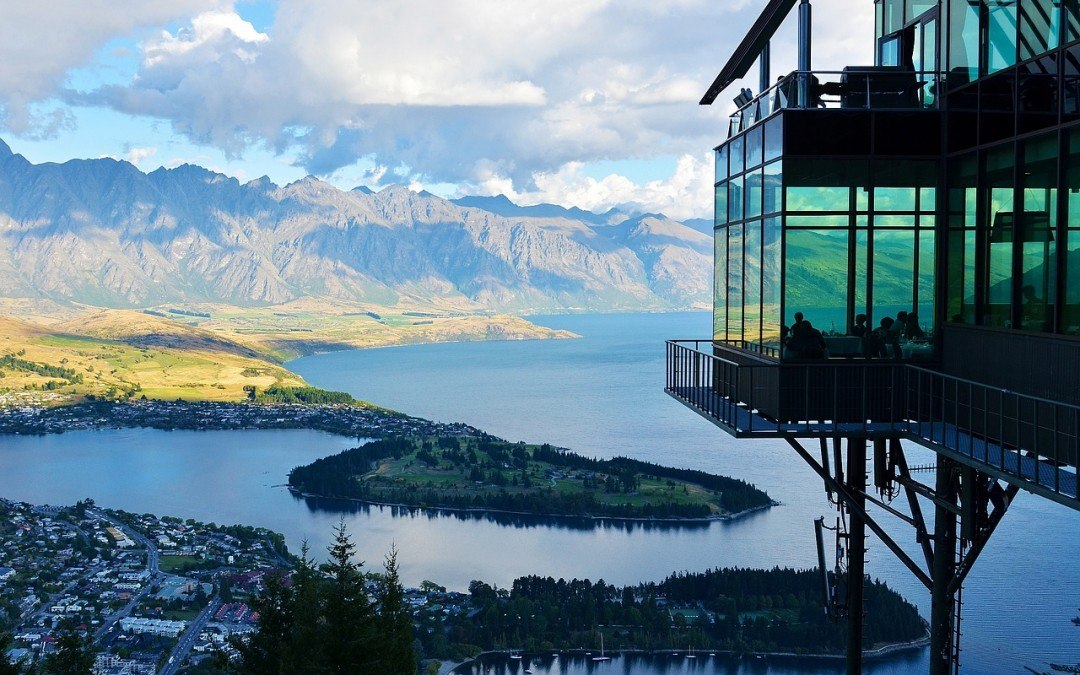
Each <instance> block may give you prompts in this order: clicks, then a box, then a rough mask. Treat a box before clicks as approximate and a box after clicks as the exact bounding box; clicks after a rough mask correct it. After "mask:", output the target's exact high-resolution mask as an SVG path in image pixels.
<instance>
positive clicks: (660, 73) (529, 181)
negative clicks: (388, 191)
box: [0, 0, 873, 213]
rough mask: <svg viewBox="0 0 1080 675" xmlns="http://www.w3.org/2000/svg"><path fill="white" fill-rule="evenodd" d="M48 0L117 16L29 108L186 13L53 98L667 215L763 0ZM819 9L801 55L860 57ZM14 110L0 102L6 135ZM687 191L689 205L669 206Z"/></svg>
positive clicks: (837, 4) (847, 17) (321, 156)
mask: <svg viewBox="0 0 1080 675" xmlns="http://www.w3.org/2000/svg"><path fill="white" fill-rule="evenodd" d="M62 1H63V3H64V5H65V6H66V5H69V4H70V5H71V6H77V7H82V6H83V4H87V5H89V6H92V7H94V8H95V9H96V10H97V11H99V12H101V13H102V14H105V15H107V16H111V17H112V18H111V20H110V21H106V20H105V19H97V20H93V19H94V18H93V17H88V20H89V21H90V26H91V30H92V32H93V31H94V30H95V29H94V27H95V26H98V27H99V28H97V29H96V33H95V35H96V37H88V38H86V39H85V40H83V38H82V36H78V38H79V40H78V41H79V42H80V44H83V45H84V46H83V47H81V48H80V49H79V50H77V53H78V56H77V57H76V55H75V54H74V52H73V53H72V54H69V55H65V56H63V58H61V57H60V56H59V55H54V56H55V58H52V59H51V62H52V63H53V64H54V65H53V66H52V67H51V68H52V69H51V70H50V71H49V72H51V73H59V74H57V75H54V76H52V77H51V78H49V77H46V78H44V79H42V78H37V80H41V81H46V80H47V83H46V85H42V86H40V87H38V88H37V89H34V93H30V94H26V95H25V98H26V100H36V99H40V98H43V97H45V96H46V95H47V94H48V93H49V92H51V91H53V90H55V86H56V83H57V81H58V79H60V78H62V73H63V71H64V68H70V67H72V66H73V65H78V64H80V63H84V62H85V61H86V59H87V58H89V55H90V53H92V51H93V46H94V45H95V44H101V43H102V42H103V40H104V39H106V38H107V37H108V36H109V35H115V34H118V33H123V32H129V33H130V32H131V31H132V30H134V29H135V27H137V26H145V25H150V24H152V23H153V21H154V20H155V19H156V20H158V21H160V22H165V21H168V19H169V18H171V17H179V16H188V17H189V18H188V19H186V20H184V21H182V22H180V26H181V27H180V28H172V29H170V30H164V31H163V30H158V31H156V32H154V33H151V34H144V37H143V39H142V42H141V44H140V46H139V58H140V64H141V65H140V67H139V71H138V74H137V76H136V77H135V78H134V80H133V81H131V82H130V83H127V84H124V85H122V86H119V85H111V86H103V87H100V88H98V89H97V90H94V91H91V92H87V93H78V92H67V94H66V97H67V100H68V101H69V102H70V103H72V104H84V105H85V104H89V105H103V106H108V107H110V108H113V109H115V110H119V111H123V112H127V113H131V114H134V115H147V116H151V117H155V118H159V119H162V120H166V121H168V122H170V123H171V125H172V128H173V130H174V131H176V132H179V133H180V134H182V135H184V136H186V137H188V138H189V139H191V140H193V141H194V142H196V143H201V144H207V145H212V146H215V147H217V148H219V149H221V150H223V151H224V152H225V153H226V154H227V156H229V157H235V156H239V155H242V154H243V153H244V152H245V150H247V149H249V148H251V147H253V146H254V145H263V146H265V147H267V148H269V149H270V150H272V151H274V152H277V153H280V154H283V155H287V156H290V157H295V158H296V162H297V163H299V164H301V165H303V166H304V167H305V168H306V169H307V170H308V171H311V172H313V173H316V174H319V175H322V176H329V175H331V174H334V173H335V172H337V171H339V170H342V169H343V167H352V169H351V170H352V171H359V170H362V169H360V168H358V167H357V162H358V160H362V163H361V166H362V167H367V166H375V167H377V168H376V169H375V170H373V171H371V172H370V173H369V174H365V180H367V179H368V178H370V180H371V184H377V183H379V182H386V181H398V182H406V183H407V182H417V183H423V184H434V183H447V182H450V183H458V184H463V185H466V186H477V187H478V188H479V189H485V190H496V189H497V191H499V192H505V193H508V194H516V195H521V196H535V197H536V199H538V200H540V199H543V200H545V201H557V202H559V203H570V201H571V200H570V199H569V197H567V195H573V198H574V199H580V200H583V201H582V202H581V204H580V205H582V206H590V207H595V208H602V207H604V206H605V205H619V204H629V203H639V204H641V206H642V208H646V209H649V210H654V209H655V210H664V211H666V212H669V213H686V212H690V211H693V212H695V213H700V211H701V210H702V209H706V210H707V209H708V205H709V204H711V202H712V198H711V194H710V193H711V190H709V189H705V188H702V187H701V185H707V184H708V183H709V182H710V181H711V176H710V175H709V174H711V168H710V164H709V162H708V161H705V160H701V159H694V158H697V157H699V156H700V155H701V154H702V153H703V152H706V151H707V150H708V149H709V148H711V147H713V146H714V145H716V143H718V142H719V141H720V140H722V138H723V134H724V133H725V131H726V118H725V117H726V114H727V112H728V108H729V106H730V98H731V96H730V95H729V94H731V93H734V91H736V89H735V88H734V87H733V90H732V92H729V93H725V94H724V95H723V97H722V99H721V100H720V101H718V103H717V104H716V105H715V106H712V107H701V106H698V105H697V101H698V99H699V98H700V96H701V94H702V93H703V92H704V90H705V88H706V87H707V86H708V84H709V83H710V82H711V81H712V79H713V77H714V76H715V75H716V73H717V72H718V71H719V69H720V68H721V66H722V65H723V63H724V61H725V60H726V59H727V58H728V57H729V56H730V54H731V52H732V50H733V49H734V48H735V46H736V45H737V43H738V40H739V39H740V38H741V37H742V34H743V33H744V32H745V30H746V29H747V28H748V27H749V26H750V24H751V23H752V22H753V21H754V19H755V18H756V15H757V12H758V11H759V10H760V8H761V7H762V6H763V4H764V1H763V0H733V1H725V2H715V0H502V1H501V2H494V1H492V0H410V1H409V2H401V1H400V0H363V1H361V0H278V3H277V7H276V14H275V17H274V21H273V25H272V26H271V27H270V28H269V29H267V30H266V31H265V32H260V31H258V30H256V28H255V27H254V26H252V25H251V24H250V23H248V22H246V21H244V19H242V18H241V16H240V15H239V14H238V13H237V11H236V10H235V9H234V7H233V5H232V3H231V2H229V1H228V0H178V2H176V3H171V4H170V10H169V11H168V12H166V11H165V10H163V9H160V8H159V9H158V11H157V14H154V13H153V12H151V11H150V10H143V11H141V12H139V11H135V10H136V8H137V7H139V6H140V5H142V4H153V5H157V4H159V3H140V2H138V1H137V0H117V2H114V3H112V4H111V5H109V8H105V7H103V6H101V5H102V4H103V3H104V0H96V1H95V2H91V3H80V2H78V0H62ZM19 4H21V3H19ZM27 4H28V3H27ZM113 7H118V8H121V9H123V10H127V11H128V12H129V13H130V12H134V14H136V15H137V16H134V17H126V16H125V17H121V16H119V14H121V13H122V12H121V9H117V10H113V9H112V8H113ZM173 7H176V9H175V10H173V9H172V8H173ZM240 9H241V13H242V7H240ZM814 9H815V16H816V17H817V24H816V28H815V35H814V44H815V49H816V51H815V63H814V65H815V66H816V67H818V68H824V69H839V68H841V67H843V66H844V65H847V64H849V63H852V64H855V65H861V64H864V63H869V62H870V61H871V59H870V55H871V54H872V49H871V48H872V43H873V36H872V16H873V4H872V3H871V2H870V1H869V0H857V2H852V0H815V3H814ZM85 13H86V14H90V13H91V12H85ZM38 14H40V15H45V14H49V15H58V14H60V13H59V12H54V11H53V10H52V9H49V10H48V11H46V10H40V11H38ZM793 14H794V13H793ZM113 15H116V16H113ZM39 19H40V17H39ZM29 23H32V24H34V25H35V26H37V27H38V32H37V37H36V38H35V40H36V41H38V42H48V41H45V40H42V36H43V35H45V34H47V33H44V32H42V31H43V30H45V26H46V24H45V22H44V21H43V20H36V21H30V22H29ZM65 23H73V22H68V21H67V20H65ZM793 27H794V23H793V21H789V23H788V25H786V26H785V29H784V33H783V35H782V36H781V37H779V38H778V39H777V40H775V41H774V44H773V62H774V70H775V74H779V73H780V72H782V71H783V70H785V69H791V68H792V67H793V66H794V55H795V46H794V30H793ZM31 32H33V31H31ZM72 32H74V31H72ZM0 37H2V34H0ZM0 49H4V48H3V47H0ZM4 67H5V66H2V65H0V69H2V68H4ZM8 75H9V76H10V77H9V78H8V80H4V74H3V73H2V72H0V91H9V92H10V91H16V92H18V91H21V90H20V89H19V88H18V87H17V86H14V85H15V84H16V80H17V79H18V78H16V77H15V76H13V75H10V73H9V74H8ZM749 79H751V80H754V81H756V74H755V73H753V72H752V73H751V77H750V78H749ZM37 80H35V78H33V77H30V78H28V81H37ZM5 82H8V83H10V84H11V86H8V87H6V88H5V87H4V84H5ZM736 86H738V85H736ZM3 100H4V99H2V98H0V101H3ZM7 100H9V101H10V100H13V99H12V95H9V96H8V99H7ZM11 119H12V117H11V114H10V111H9V122H8V124H9V127H10V126H11V122H10V120H11ZM672 155H675V156H683V160H680V163H679V167H680V168H679V170H677V171H676V173H675V175H674V176H672V177H671V179H670V180H668V181H664V182H655V183H646V184H644V185H635V184H634V183H633V182H632V181H629V180H628V179H626V178H625V177H621V176H617V175H615V176H609V177H608V178H605V179H603V180H595V179H591V178H588V177H587V176H585V175H584V173H583V172H582V169H581V168H580V163H582V162H592V161H599V160H620V159H631V158H632V159H647V158H650V157H657V156H672ZM387 167H389V169H387ZM395 167H397V169H395ZM400 167H408V171H407V172H406V173H407V175H401V173H400V171H399V169H400ZM575 167H576V168H575ZM559 191H562V193H563V196H562V197H560V196H559ZM690 199H693V200H698V201H697V203H696V204H695V205H694V207H690V206H687V205H685V204H684V203H683V202H682V201H680V200H690Z"/></svg>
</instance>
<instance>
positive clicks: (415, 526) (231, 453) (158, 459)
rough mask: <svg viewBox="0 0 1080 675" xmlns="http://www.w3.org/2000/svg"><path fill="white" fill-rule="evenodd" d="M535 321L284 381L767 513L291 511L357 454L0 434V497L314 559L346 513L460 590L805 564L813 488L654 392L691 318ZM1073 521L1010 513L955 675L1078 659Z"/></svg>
mask: <svg viewBox="0 0 1080 675" xmlns="http://www.w3.org/2000/svg"><path fill="white" fill-rule="evenodd" d="M533 319H534V320H535V321H537V322H538V323H542V324H544V325H547V326H551V327H553V328H563V329H567V330H572V331H574V332H576V333H578V334H580V335H583V336H584V337H583V338H582V339H579V340H559V341H535V342H485V343H462V344H441V345H421V346H409V347H395V348H385V349H374V350H365V351H353V352H340V353H334V354H326V355H321V356H315V357H309V358H305V359H299V360H297V361H294V362H292V363H291V364H290V366H291V367H292V368H293V369H295V370H296V371H297V372H299V373H300V374H302V375H303V376H304V377H305V378H306V379H307V380H308V381H309V382H311V383H312V384H314V385H317V386H320V387H325V388H329V389H341V390H346V391H349V392H351V393H353V394H354V395H355V396H357V397H359V398H364V399H367V400H370V401H373V402H376V403H379V404H380V405H384V406H388V407H392V408H396V409H399V410H402V411H405V412H408V413H410V414H414V415H419V416H423V417H428V418H431V419H436V420H443V421H463V422H467V423H470V424H473V425H475V426H477V427H479V428H481V429H484V430H486V431H489V432H491V433H494V434H496V435H499V436H502V437H504V438H508V439H510V440H526V441H534V442H550V443H553V444H556V445H562V446H566V447H569V448H571V449H573V450H575V451H576V452H579V453H582V454H586V455H595V456H598V457H611V456H615V455H627V456H631V457H636V458H639V459H643V460H647V461H654V462H661V463H664V464H673V465H678V466H687V467H691V468H696V469H701V470H705V471H711V472H716V473H722V474H726V475H731V476H735V477H739V478H743V479H745V480H748V481H750V482H752V483H754V484H756V485H758V486H759V487H761V488H763V489H765V490H767V491H768V492H769V494H770V495H772V496H773V498H774V499H778V500H780V501H781V502H782V503H783V504H782V506H779V507H775V508H772V509H770V510H768V511H764V512H760V513H756V514H753V515H751V516H749V517H747V518H745V519H742V520H738V521H734V522H716V523H708V524H699V525H695V526H685V527H667V526H631V527H628V526H626V525H624V524H613V523H603V522H602V523H596V522H593V521H573V520H567V521H552V520H550V519H540V518H496V517H479V518H477V517H465V516H456V515H450V514H439V513H429V512H415V511H412V512H410V511H405V510H400V509H397V510H395V509H386V508H378V507H364V506H361V505H357V504H349V503H340V502H331V503H327V502H325V501H315V500H304V499H299V498H296V497H294V496H292V495H291V494H289V493H288V491H286V490H285V489H284V488H283V487H281V484H282V483H283V482H284V479H285V475H286V474H287V472H288V470H289V469H290V468H292V467H293V466H295V465H298V464H303V463H307V462H310V461H311V460H312V459H314V458H316V457H320V456H324V455H327V454H330V453H333V452H337V451H339V450H341V449H343V448H345V447H350V446H352V445H355V444H356V443H357V442H358V441H357V440H356V439H344V438H340V437H334V436H329V435H326V434H322V433H317V432H307V431H245V432H162V431H153V430H120V431H108V432H74V433H68V434H63V435H60V436H46V437H33V438H31V437H0V445H2V446H3V449H4V452H3V453H0V495H4V496H8V497H12V498H15V499H21V500H26V501H31V502H38V503H41V502H51V503H71V502H73V501H75V500H77V499H80V498H82V497H86V496H91V497H93V498H94V499H96V500H97V501H98V502H99V503H100V504H102V505H104V506H111V507H117V508H124V509H128V510H136V511H153V512H155V513H160V514H174V515H178V516H183V517H193V518H198V519H200V520H206V521H215V522H219V523H226V522H230V523H231V522H242V523H249V524H253V525H260V526H264V527H269V528H271V529H274V530H277V531H280V532H283V533H284V534H285V535H286V537H287V539H288V542H289V545H290V547H292V548H294V549H295V548H296V547H297V546H298V545H299V542H300V541H301V540H302V539H305V538H306V539H307V540H308V541H309V542H310V543H311V546H312V548H313V550H314V551H316V552H318V551H321V550H323V549H324V547H325V545H326V543H327V542H328V540H329V536H330V530H331V527H332V526H333V525H334V524H336V523H337V521H338V519H339V518H341V517H343V516H344V517H345V518H346V521H347V523H348V524H349V527H350V530H351V531H352V532H353V533H354V534H355V536H356V539H357V544H358V546H359V552H360V556H361V557H362V558H363V559H365V560H366V561H367V562H368V565H369V566H374V565H377V564H378V563H379V562H380V561H381V559H382V556H383V555H384V554H385V553H386V551H387V550H388V549H389V547H390V546H391V544H394V545H396V546H397V547H398V549H399V551H400V560H401V562H402V568H403V575H404V578H405V580H406V581H407V582H409V583H413V584H415V583H418V582H419V581H421V580H423V579H430V580H433V581H436V582H438V583H441V584H443V585H446V586H448V587H450V588H454V589H459V590H463V589H464V588H465V587H466V586H467V585H468V582H469V581H470V580H472V579H476V578H479V579H484V580H486V581H488V582H491V583H497V584H499V585H502V586H506V585H508V584H509V582H510V581H511V580H512V579H513V578H514V577H517V576H521V575H524V574H544V575H552V576H556V577H559V576H563V577H567V578H570V577H589V578H592V579H599V578H603V579H604V580H605V581H608V582H611V583H616V584H627V583H636V582H638V581H643V580H658V579H661V578H663V577H664V576H666V575H668V574H669V573H671V572H672V571H675V570H703V569H706V568H709V567H716V566H735V565H740V566H754V567H771V566H773V565H787V566H796V567H810V566H813V565H814V564H815V553H814V548H813V541H814V539H813V530H812V521H813V519H814V518H816V517H818V516H820V515H825V516H827V517H831V515H832V514H833V513H834V511H833V510H832V508H831V507H830V506H829V504H828V503H827V502H826V500H825V497H824V492H823V490H822V487H821V483H820V480H819V479H817V477H816V476H815V475H814V474H813V473H812V472H811V471H810V469H809V468H807V467H806V466H805V465H804V464H802V462H801V460H799V459H798V457H797V456H796V455H795V454H794V453H793V452H792V451H791V450H790V448H788V447H787V446H786V445H785V444H783V443H779V442H775V441H738V442H736V441H735V440H734V439H732V438H731V437H729V436H727V435H726V434H724V433H723V432H721V431H720V430H719V429H717V428H716V427H714V426H713V425H712V424H710V423H709V422H707V421H706V420H704V419H702V418H700V417H698V416H697V415H695V414H694V413H692V412H690V411H689V410H688V409H686V408H684V407H683V406H682V405H680V404H678V403H677V402H675V401H674V400H672V399H670V398H669V397H668V396H666V395H665V394H664V393H663V370H664V364H663V340H664V339H665V338H670V337H680V338H686V337H698V336H705V335H707V334H708V331H709V323H710V317H709V315H708V314H706V313H687V314H667V315H660V314H655V315H601V316H596V315H592V316H557V317H533ZM909 452H910V453H911V454H912V461H913V463H925V462H928V461H929V460H930V456H929V454H928V453H926V452H925V451H919V450H918V449H917V448H914V447H912V448H910V449H909ZM1075 517H1076V514H1075V513H1073V512H1072V511H1070V510H1068V509H1066V508H1065V507H1061V506H1058V505H1055V504H1051V503H1049V502H1047V501H1045V500H1040V499H1037V498H1035V497H1032V496H1030V495H1026V494H1021V496H1020V497H1019V498H1018V500H1017V503H1016V504H1015V505H1014V506H1013V507H1012V510H1010V512H1009V514H1008V516H1007V517H1006V518H1005V520H1004V522H1003V523H1002V525H1001V526H1000V528H999V530H998V533H997V534H996V535H995V538H994V539H993V540H992V541H991V543H990V545H989V546H988V547H987V549H986V551H985V552H984V553H983V556H982V558H981V559H980V561H979V563H978V564H977V565H976V567H975V570H974V571H973V572H972V574H971V576H970V578H969V581H968V584H967V587H966V588H965V593H964V600H965V608H964V623H963V628H964V639H963V647H964V652H963V662H964V664H965V665H964V668H963V670H964V672H966V673H997V672H1018V671H1022V669H1023V666H1024V665H1032V666H1036V667H1040V668H1043V669H1047V668H1049V666H1048V665H1047V664H1048V663H1049V662H1056V663H1080V640H1078V638H1080V628H1077V627H1075V626H1073V625H1072V624H1071V623H1070V621H1069V620H1070V619H1071V618H1072V617H1073V616H1076V615H1077V614H1080V610H1078V609H1077V608H1078V607H1080V589H1078V588H1076V587H1075V583H1070V582H1068V580H1069V579H1075V578H1076V573H1077V571H1078V568H1080V541H1078V538H1077V537H1075V536H1074V535H1070V534H1067V533H1070V532H1075V531H1076V529H1075V528H1076V524H1077V521H1076V519H1075ZM890 531H891V532H892V533H893V535H894V536H895V537H896V538H897V539H898V540H899V541H900V542H901V543H903V544H905V545H906V546H907V547H908V548H909V550H911V551H912V552H913V553H914V552H915V546H914V537H913V535H912V533H911V531H910V530H908V529H906V528H904V527H896V526H894V527H890ZM869 549H870V553H869V561H868V571H869V573H870V574H871V575H873V576H876V577H881V578H887V579H888V580H889V583H890V585H892V586H894V587H895V588H897V589H898V590H900V591H901V592H902V593H903V594H904V595H905V596H906V597H908V598H909V599H910V600H912V601H913V602H916V604H918V605H919V607H920V608H921V610H922V611H923V614H924V615H927V614H928V609H929V597H928V593H927V592H926V591H925V590H924V589H923V588H922V587H921V586H919V585H918V583H917V582H915V580H914V579H913V577H911V575H910V573H909V572H908V571H907V570H906V569H904V568H903V567H902V566H901V565H900V563H899V562H897V561H896V560H895V558H893V557H892V555H891V554H890V553H889V552H888V551H887V550H886V549H885V548H884V546H882V545H881V544H880V543H878V542H877V541H876V540H875V539H873V538H871V539H870V540H869ZM688 663H690V662H688ZM593 665H594V664H592V663H591V662H589V663H587V664H585V663H583V664H581V665H580V668H579V667H578V666H575V665H573V664H572V663H570V662H568V663H566V664H561V663H560V664H555V665H552V666H550V667H549V666H543V665H542V664H537V665H536V666H535V667H533V668H532V670H533V672H534V673H537V674H538V675H540V674H541V673H551V674H553V673H563V674H567V675H568V674H569V673H584V672H592V671H591V670H589V668H591V667H592V666H593ZM714 665H717V666H718V664H705V663H704V662H696V660H694V662H693V666H692V667H693V668H694V669H695V672H697V670H699V669H703V668H706V667H708V668H709V670H705V671H703V672H733V673H734V672H771V673H811V672H813V673H817V672H835V670H833V669H829V668H832V666H821V665H818V666H806V667H805V668H803V667H802V666H797V665H792V664H786V663H773V664H772V665H770V664H753V663H751V664H741V663H740V664H734V665H732V664H727V665H724V666H723V668H721V669H715V668H713V666H714ZM607 666H613V667H618V668H619V672H634V673H642V674H643V675H649V674H650V673H661V672H663V673H666V672H672V673H676V672H683V671H682V670H671V668H672V667H674V666H673V665H672V664H670V663H666V662H657V663H656V664H653V665H647V664H646V663H645V662H638V661H635V662H634V663H633V664H632V665H630V664H629V662H614V661H613V662H608V664H606V665H603V667H604V668H605V669H608V667H607ZM683 666H686V667H690V666H688V665H687V664H683V665H682V666H679V667H683ZM552 667H557V668H560V669H561V670H552V669H551V668H552ZM718 667H719V666H718ZM762 667H763V668H766V670H760V669H759V668H762ZM822 667H825V668H826V670H821V668H822ZM544 668H547V669H546V670H545V669H544ZM627 668H632V671H631V670H627ZM649 668H652V670H649ZM731 668H735V670H731ZM744 668H751V670H740V669H744ZM878 668H882V669H883V670H877V669H878ZM919 670H922V671H923V672H925V670H926V656H925V650H923V651H922V652H919V653H918V654H916V655H915V656H914V657H911V656H905V657H894V658H892V659H889V660H888V661H886V662H884V663H881V664H878V665H877V666H875V670H874V671H873V672H881V673H886V672H911V671H916V672H917V671H919ZM612 672H614V671H612Z"/></svg>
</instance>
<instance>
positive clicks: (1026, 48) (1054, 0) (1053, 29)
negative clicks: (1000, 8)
mask: <svg viewBox="0 0 1080 675" xmlns="http://www.w3.org/2000/svg"><path fill="white" fill-rule="evenodd" d="M1060 31H1061V0H1023V2H1021V3H1020V35H1019V42H1020V60H1021V61H1023V60H1026V59H1030V58H1032V57H1033V56H1039V55H1041V54H1045V53H1046V52H1048V51H1050V50H1051V49H1054V48H1056V47H1057V46H1058V36H1059V35H1061V32H1060Z"/></svg>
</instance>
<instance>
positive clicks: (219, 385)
mask: <svg viewBox="0 0 1080 675" xmlns="http://www.w3.org/2000/svg"><path fill="white" fill-rule="evenodd" d="M79 329H85V330H82V331H81V332H76V331H77V330H79ZM3 357H10V358H8V359H6V360H4V359H3ZM47 367H51V368H56V369H60V370H62V371H69V372H70V374H71V375H72V376H71V377H64V376H63V375H64V374H69V373H63V374H60V375H58V374H57V373H56V372H54V371H51V369H50V368H47ZM0 375H2V377H0V404H2V403H5V402H6V403H12V402H18V401H29V400H37V401H43V402H58V401H62V400H65V399H69V398H71V397H72V396H76V397H78V396H85V395H87V394H91V395H95V396H105V397H109V398H117V397H126V396H136V397H138V396H143V395H145V396H146V397H147V398H160V399H176V398H183V399H185V400H209V401H238V400H242V399H243V398H245V397H246V395H247V394H246V392H245V391H244V387H245V386H248V385H253V386H255V387H257V388H259V389H264V388H266V387H269V386H271V385H274V384H280V385H284V386H303V385H304V384H305V383H304V381H303V379H302V378H300V377H299V376H298V375H295V374H293V373H291V372H289V371H288V370H286V369H285V368H282V367H281V366H279V365H277V364H274V363H271V362H270V361H268V360H266V359H264V358H260V357H258V355H257V354H255V353H254V352H252V351H250V350H248V349H247V348H245V347H243V346H241V345H236V344H234V343H230V342H228V341H227V340H223V339H220V338H216V337H214V336H213V335H210V334H207V333H205V332H203V331H197V330H192V329H191V328H190V327H188V326H183V325H181V324H176V323H174V322H168V321H163V320H161V319H159V318H158V317H152V316H147V315H143V314H140V313H137V312H110V314H109V315H108V316H102V315H94V316H91V317H88V318H87V320H86V324H85V326H79V325H78V324H77V323H68V324H62V325H60V326H49V327H45V326H38V325H34V324H29V323H26V322H22V321H18V320H15V319H12V318H10V317H3V316H0Z"/></svg>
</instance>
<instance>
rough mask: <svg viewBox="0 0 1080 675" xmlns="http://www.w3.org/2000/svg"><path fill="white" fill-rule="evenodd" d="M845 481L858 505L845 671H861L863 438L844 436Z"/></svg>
mask: <svg viewBox="0 0 1080 675" xmlns="http://www.w3.org/2000/svg"><path fill="white" fill-rule="evenodd" d="M847 446H848V467H847V485H848V489H849V490H850V492H851V496H852V498H853V499H854V500H855V504H856V506H858V508H855V509H851V526H850V528H849V530H848V532H849V537H848V578H847V585H848V588H847V612H848V615H847V672H848V674H849V675H860V673H862V648H863V640H862V637H863V585H864V582H865V578H866V572H865V566H866V520H865V519H864V518H863V517H862V515H861V513H865V509H866V499H865V497H864V496H863V495H864V494H865V492H866V439H865V438H848V439H847Z"/></svg>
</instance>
